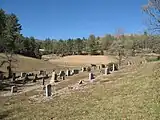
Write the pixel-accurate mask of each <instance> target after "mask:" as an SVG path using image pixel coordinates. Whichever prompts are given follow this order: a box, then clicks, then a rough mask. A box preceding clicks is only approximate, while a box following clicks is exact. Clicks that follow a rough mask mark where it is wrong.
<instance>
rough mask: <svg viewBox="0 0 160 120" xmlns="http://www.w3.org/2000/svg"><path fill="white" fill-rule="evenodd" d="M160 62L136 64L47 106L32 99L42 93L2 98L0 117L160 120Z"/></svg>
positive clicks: (59, 97)
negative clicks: (159, 76)
mask: <svg viewBox="0 0 160 120" xmlns="http://www.w3.org/2000/svg"><path fill="white" fill-rule="evenodd" d="M157 66H160V62H151V63H145V64H139V63H134V64H132V65H131V66H125V67H123V68H122V69H121V70H119V71H118V72H115V73H113V74H110V75H108V76H99V77H98V78H97V79H96V82H94V83H92V84H91V83H90V84H88V85H86V87H84V89H77V90H70V92H69V93H67V92H65V93H64V94H63V95H60V96H57V97H54V98H53V99H50V100H49V101H47V102H41V103H38V102H36V101H34V100H31V99H30V97H31V96H33V95H36V94H39V91H30V92H27V93H25V94H21V95H15V96H10V97H1V98H0V100H1V102H0V108H1V109H0V117H1V119H7V120H23V119H28V120H33V119H34V120H49V119H53V120H106V119H107V120H108V119H111V120H113V119H131V120H138V119H145V120H156V119H157V120H158V119H160V80H159V78H157V77H156V76H155V75H158V74H154V72H157V71H158V72H159V67H157Z"/></svg>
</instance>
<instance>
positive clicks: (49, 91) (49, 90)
mask: <svg viewBox="0 0 160 120" xmlns="http://www.w3.org/2000/svg"><path fill="white" fill-rule="evenodd" d="M85 70H86V68H84V67H83V68H82V72H84V71H85ZM114 71H115V64H113V65H112V71H111V72H114ZM60 73H64V72H60ZM66 73H68V70H67V72H66ZM108 74H110V71H109V68H108V67H105V70H104V75H108ZM56 76H57V74H56V73H55V72H53V73H52V78H51V81H50V84H47V85H46V87H45V88H46V89H45V90H46V97H49V96H51V95H52V85H51V84H52V83H53V82H57V77H56ZM94 79H95V75H94V74H93V73H92V72H90V73H89V81H91V82H93V80H94ZM79 84H82V81H80V82H79Z"/></svg>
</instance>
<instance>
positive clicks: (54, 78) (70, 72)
mask: <svg viewBox="0 0 160 120" xmlns="http://www.w3.org/2000/svg"><path fill="white" fill-rule="evenodd" d="M92 67H94V69H96V68H97V66H96V65H94V66H93V64H92V65H91V66H88V67H82V68H81V72H84V71H87V72H90V73H89V80H91V81H92V80H93V79H94V74H93V73H92V72H91V68H92ZM103 68H104V74H105V75H107V74H110V70H109V68H108V66H107V65H104V64H101V65H100V66H98V69H103ZM112 71H115V64H112ZM78 73H79V70H78V69H73V70H67V71H66V72H65V71H60V72H59V74H56V72H55V71H53V72H52V77H51V80H50V84H48V85H46V87H44V88H46V96H50V95H51V94H50V91H51V89H50V88H51V87H50V85H51V84H52V83H55V82H58V77H59V78H60V79H62V80H65V76H72V75H74V74H78ZM39 75H43V77H42V84H43V85H45V77H46V76H47V77H48V74H46V71H39ZM15 76H16V75H14V78H15ZM28 76H34V79H33V82H36V79H38V76H37V74H35V75H34V74H33V73H28V74H27V73H21V76H20V77H21V78H24V81H26V80H28ZM44 76H45V77H44ZM14 92H17V87H16V86H12V88H11V93H14Z"/></svg>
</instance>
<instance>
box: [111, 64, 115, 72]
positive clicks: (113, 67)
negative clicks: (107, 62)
mask: <svg viewBox="0 0 160 120" xmlns="http://www.w3.org/2000/svg"><path fill="white" fill-rule="evenodd" d="M114 71H115V65H114V64H113V65H112V72H114Z"/></svg>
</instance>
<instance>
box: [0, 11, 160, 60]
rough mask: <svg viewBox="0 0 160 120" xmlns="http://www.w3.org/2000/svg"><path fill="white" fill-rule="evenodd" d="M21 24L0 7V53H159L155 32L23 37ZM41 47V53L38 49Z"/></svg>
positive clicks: (38, 56) (32, 55)
mask: <svg viewBox="0 0 160 120" xmlns="http://www.w3.org/2000/svg"><path fill="white" fill-rule="evenodd" d="M21 30H22V25H21V24H20V23H19V20H18V18H17V16H16V15H15V14H7V13H6V12H5V11H4V10H3V9H1V10H0V52H5V53H6V52H8V53H15V54H21V55H25V56H29V57H35V58H41V55H43V54H49V53H54V54H57V55H72V54H78V55H81V54H82V55H85V54H90V55H99V54H101V55H103V54H104V51H106V52H107V53H108V54H114V55H120V54H121V55H132V56H134V55H135V54H136V53H139V52H154V53H160V39H159V38H160V37H159V35H152V36H151V35H149V34H147V32H144V34H141V35H135V34H134V35H133V34H132V35H124V34H123V33H117V34H116V35H111V34H106V35H105V36H104V37H99V36H98V37H96V36H95V35H94V34H91V35H90V36H89V37H88V38H84V37H83V38H76V39H68V40H62V39H60V40H56V39H51V38H47V39H45V40H38V39H36V38H34V37H24V36H23V34H21V33H20V32H21ZM40 49H44V50H45V52H41V51H39V50H40Z"/></svg>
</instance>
